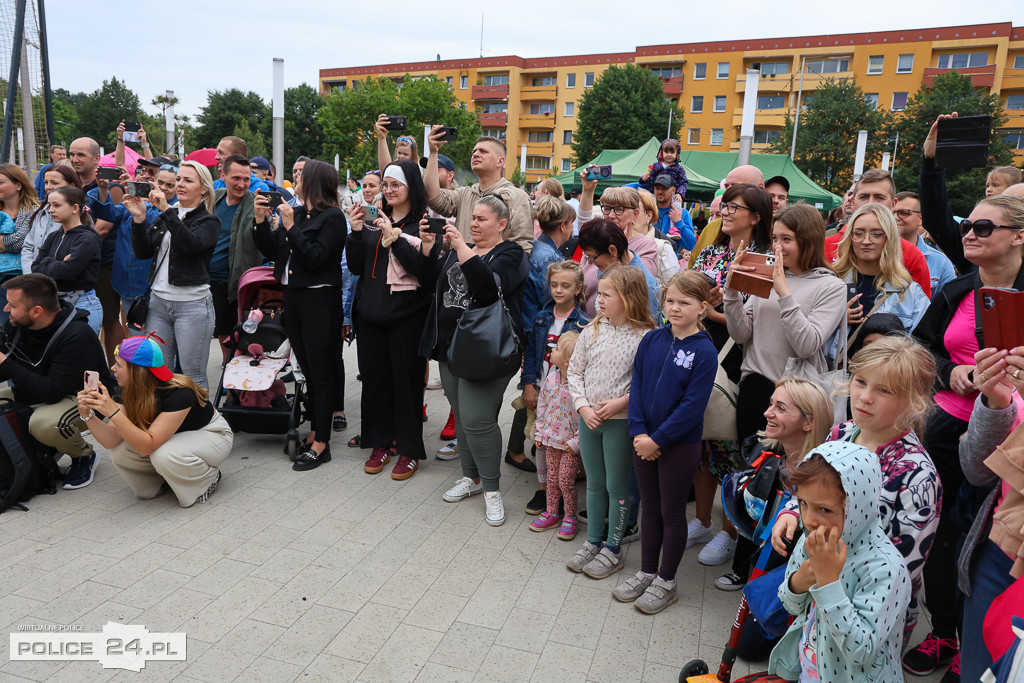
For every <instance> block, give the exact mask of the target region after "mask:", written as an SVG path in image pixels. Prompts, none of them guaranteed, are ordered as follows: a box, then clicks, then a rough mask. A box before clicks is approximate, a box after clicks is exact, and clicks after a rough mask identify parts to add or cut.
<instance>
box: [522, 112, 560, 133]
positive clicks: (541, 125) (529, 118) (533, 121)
mask: <svg viewBox="0 0 1024 683" xmlns="http://www.w3.org/2000/svg"><path fill="white" fill-rule="evenodd" d="M519 127H520V128H528V129H534V130H554V129H555V115H554V114H553V113H552V114H523V115H522V116H520V117H519Z"/></svg>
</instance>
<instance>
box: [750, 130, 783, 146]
mask: <svg viewBox="0 0 1024 683" xmlns="http://www.w3.org/2000/svg"><path fill="white" fill-rule="evenodd" d="M781 137H782V133H781V131H777V130H758V129H757V128H755V129H754V144H755V145H766V144H768V143H769V142H777V141H778V140H779V138H781Z"/></svg>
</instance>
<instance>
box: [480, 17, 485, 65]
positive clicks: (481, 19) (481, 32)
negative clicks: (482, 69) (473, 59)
mask: <svg viewBox="0 0 1024 683" xmlns="http://www.w3.org/2000/svg"><path fill="white" fill-rule="evenodd" d="M483 56H484V13H483V12H481V13H480V58H481V59H482V58H483Z"/></svg>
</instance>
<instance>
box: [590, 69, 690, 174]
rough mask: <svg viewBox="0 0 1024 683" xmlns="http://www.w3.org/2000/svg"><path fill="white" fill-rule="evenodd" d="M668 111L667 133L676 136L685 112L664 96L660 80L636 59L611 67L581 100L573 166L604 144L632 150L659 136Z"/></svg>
mask: <svg viewBox="0 0 1024 683" xmlns="http://www.w3.org/2000/svg"><path fill="white" fill-rule="evenodd" d="M670 111H672V134H671V136H670V137H674V138H678V137H679V135H678V133H679V129H680V128H681V127H682V125H683V113H682V112H681V111H680V110H679V109H678V108H677V107H676V105H675V104H674V103H673V102H671V101H670V100H668V99H667V98H666V97H665V90H664V88H663V87H662V84H661V79H660V78H658V76H656V75H655V74H654V73H653V72H652V71H651V70H650V69H647V68H645V67H642V66H636V65H635V64H627V65H626V66H624V67H618V66H612V67H609V68H608V70H607V71H605V72H604V74H602V75H601V77H600V78H599V79H598V80H597V82H596V83H594V87H593V88H587V89H586V90H585V91H584V92H583V97H582V98H580V100H579V106H578V107H577V112H576V130H575V132H574V133H573V135H572V152H573V165H574V166H578V165H580V164H584V163H586V162H587V161H589V160H590V159H593V158H594V157H595V156H597V155H598V153H599V152H601V151H602V150H604V149H635V148H637V147H639V146H641V145H643V144H644V143H645V142H647V141H648V140H650V139H651V136H654V137H657V138H658V139H659V140H660V139H662V136H664V135H665V131H666V129H667V126H668V119H669V112H670Z"/></svg>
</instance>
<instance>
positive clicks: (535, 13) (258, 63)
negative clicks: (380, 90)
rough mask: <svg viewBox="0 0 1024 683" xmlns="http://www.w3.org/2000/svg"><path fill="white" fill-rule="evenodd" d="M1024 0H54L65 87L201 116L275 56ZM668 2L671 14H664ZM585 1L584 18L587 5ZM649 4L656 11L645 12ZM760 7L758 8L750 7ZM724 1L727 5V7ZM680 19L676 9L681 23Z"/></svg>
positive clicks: (736, 25) (994, 6)
mask: <svg viewBox="0 0 1024 683" xmlns="http://www.w3.org/2000/svg"><path fill="white" fill-rule="evenodd" d="M1022 5H1024V3H1022V1H1021V0H985V1H984V2H982V3H980V4H975V3H973V2H964V0H927V1H923V0H897V1H896V2H894V1H893V0H854V1H852V2H845V3H842V2H841V3H820V2H807V1H797V0H771V1H769V2H763V1H762V2H750V1H749V0H734V1H733V2H731V3H727V4H722V3H709V2H694V1H690V2H685V3H678V4H675V5H674V7H675V8H674V9H673V10H671V11H670V10H669V9H668V7H670V6H673V3H657V2H645V3H642V4H640V5H631V4H629V3H627V2H622V0H617V1H615V2H612V1H611V0H587V1H586V2H581V1H580V0H575V1H574V2H550V1H549V0H545V1H543V2H542V1H539V0H521V1H520V2H514V3H512V2H500V3H492V2H483V3H468V2H464V1H462V0H454V1H452V0H448V1H447V2H431V3H427V2H422V1H411V0H392V1H391V2H352V1H350V0H349V1H346V0H341V1H340V2H339V1H334V2H328V1H325V0H289V1H285V2H262V1H259V0H249V1H248V2H226V1H222V0H173V1H172V2H149V1H142V2H139V1H138V0H136V1H134V2H125V1H123V0H102V1H101V2H87V3H83V2H81V0H49V1H48V2H47V3H46V15H47V23H48V29H49V39H50V41H49V44H50V68H51V72H52V77H53V84H54V86H55V87H58V88H66V89H68V90H72V91H85V92H91V91H92V90H95V89H96V88H98V87H99V86H100V85H101V84H102V82H103V80H104V79H109V78H110V77H111V76H117V77H118V78H119V79H122V80H124V81H125V82H127V84H128V86H129V87H130V88H132V89H133V90H134V91H135V92H136V93H137V94H138V95H139V99H140V101H141V102H142V104H143V107H144V108H145V109H146V110H147V111H149V112H150V113H156V112H157V111H158V110H157V109H156V108H155V107H152V106H150V105H149V103H150V101H151V100H152V99H153V97H154V96H156V95H158V94H162V93H163V92H164V91H165V90H168V89H170V90H174V92H175V94H176V95H177V96H178V97H179V98H180V100H181V102H180V105H179V110H178V111H179V113H187V114H190V115H192V116H193V117H194V115H195V114H196V113H197V112H198V111H199V110H200V108H201V107H202V106H203V105H204V104H205V103H206V93H207V91H210V90H224V89H227V88H232V87H236V88H241V89H242V90H253V91H255V92H257V93H259V94H260V95H261V96H262V97H263V98H264V99H265V100H266V101H268V102H269V100H270V97H271V90H272V80H271V60H272V58H273V57H283V58H284V60H285V87H291V86H294V85H298V84H300V83H302V82H306V83H309V84H310V85H313V86H315V85H316V83H317V77H318V73H319V70H320V69H322V68H337V67H348V66H362V65H370V64H387V63H393V62H406V61H422V60H432V59H435V58H436V56H437V54H440V55H441V58H442V59H460V58H470V57H477V56H479V54H480V15H481V13H483V14H484V35H483V39H484V40H483V43H484V45H483V47H484V51H483V54H484V56H485V57H494V56H500V55H507V54H514V55H519V56H521V57H548V56H558V55H571V54H588V53H594V52H625V51H632V50H633V49H634V48H635V47H636V46H638V45H653V44H662V43H689V42H699V41H708V40H740V39H752V38H772V37H779V36H801V35H817V34H833V33H856V32H862V31H884V30H898V29H917V28H930V27H938V26H953V25H961V24H983V23H990V22H1007V21H1011V22H1014V23H1015V25H1022V24H1024V11H1022V9H1024V8H1022ZM662 7H664V8H665V9H660V8H662ZM584 8H585V9H586V13H583V12H581V11H580V10H582V9H584ZM641 8H642V9H644V10H646V11H647V12H648V14H647V15H646V16H645V15H641V14H639V13H636V12H635V10H636V9H641ZM744 8H748V9H746V10H745V9H744ZM722 9H724V10H725V11H721V10H722ZM670 17H671V18H670Z"/></svg>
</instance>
